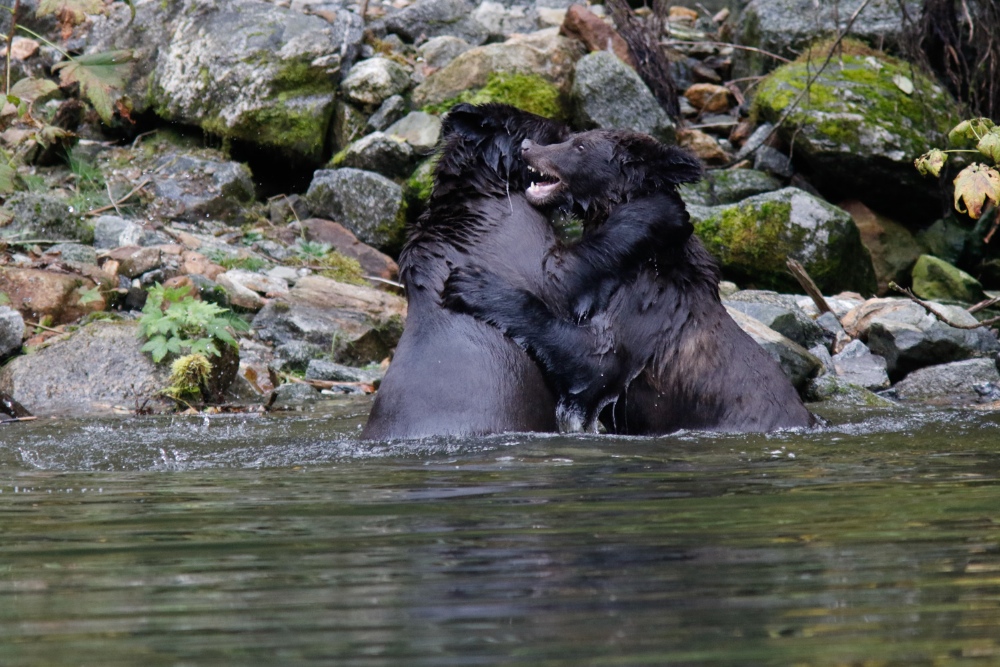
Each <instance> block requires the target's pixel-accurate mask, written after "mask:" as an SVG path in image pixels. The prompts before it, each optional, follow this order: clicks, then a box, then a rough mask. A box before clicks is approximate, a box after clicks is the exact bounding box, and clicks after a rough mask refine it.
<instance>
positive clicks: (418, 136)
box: [385, 111, 441, 155]
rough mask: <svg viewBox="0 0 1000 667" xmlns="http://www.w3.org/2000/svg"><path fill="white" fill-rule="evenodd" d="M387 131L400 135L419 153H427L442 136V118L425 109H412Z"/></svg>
mask: <svg viewBox="0 0 1000 667" xmlns="http://www.w3.org/2000/svg"><path fill="white" fill-rule="evenodd" d="M385 133H386V134H388V135H390V136H395V137H399V138H400V139H402V140H404V141H405V142H406V143H408V144H410V146H412V147H413V150H414V151H415V152H416V153H417V154H419V155H427V154H429V153H430V152H431V151H433V150H434V147H435V146H437V143H438V139H440V138H441V118H440V117H438V116H434V115H432V114H429V113H424V112H423V111H411V112H410V113H408V114H407V115H406V116H404V117H403V118H401V119H400V120H398V121H396V122H395V123H393V124H392V125H390V126H389V127H387V128H386V130H385Z"/></svg>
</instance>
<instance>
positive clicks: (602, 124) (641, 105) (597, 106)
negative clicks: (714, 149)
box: [571, 51, 676, 143]
mask: <svg viewBox="0 0 1000 667" xmlns="http://www.w3.org/2000/svg"><path fill="white" fill-rule="evenodd" d="M571 96H572V100H573V105H574V116H575V122H576V124H577V125H579V126H580V127H585V128H624V129H629V130H635V131H636V132H643V133H645V134H650V135H652V136H654V137H656V138H657V139H660V140H661V141H665V142H668V143H673V142H674V138H675V135H676V128H675V127H674V124H673V122H672V121H671V120H670V117H669V116H668V115H667V112H666V111H664V110H663V109H662V108H661V107H660V105H659V103H658V102H657V101H656V98H655V97H654V96H653V93H652V92H650V90H649V88H647V87H646V84H645V83H643V81H642V79H640V78H639V75H638V74H636V72H635V70H633V69H632V68H631V67H629V66H628V65H626V64H625V63H623V62H622V61H621V60H619V59H618V57H617V56H615V55H614V54H613V53H611V52H609V51H596V52H594V53H591V54H589V55H586V56H584V57H583V58H581V59H580V60H579V62H578V63H577V65H576V75H575V78H574V81H573V89H572V93H571Z"/></svg>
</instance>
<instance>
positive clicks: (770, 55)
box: [660, 39, 792, 63]
mask: <svg viewBox="0 0 1000 667" xmlns="http://www.w3.org/2000/svg"><path fill="white" fill-rule="evenodd" d="M660 44H662V45H663V46H670V45H671V44H691V45H699V44H711V45H712V46H731V47H732V48H734V49H739V50H740V51H753V52H754V53H759V54H761V55H762V56H767V57H768V58H774V59H775V60H780V61H781V62H783V63H790V62H792V61H791V60H789V59H788V58H785V57H783V56H779V55H778V54H777V53H771V52H770V51H765V50H764V49H758V48H756V47H753V46H742V45H740V44H732V43H730V42H702V41H695V40H691V39H665V40H663V41H662V42H660Z"/></svg>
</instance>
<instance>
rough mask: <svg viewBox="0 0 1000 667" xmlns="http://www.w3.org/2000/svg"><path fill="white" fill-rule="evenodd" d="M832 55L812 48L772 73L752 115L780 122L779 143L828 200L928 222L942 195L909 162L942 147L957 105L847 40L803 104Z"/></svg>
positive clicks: (927, 82)
mask: <svg viewBox="0 0 1000 667" xmlns="http://www.w3.org/2000/svg"><path fill="white" fill-rule="evenodd" d="M826 53H827V50H826V48H823V47H815V48H813V49H812V50H811V51H810V52H809V53H807V54H805V55H804V56H803V57H802V58H800V59H799V60H796V61H795V62H792V63H790V64H788V65H784V66H782V67H780V68H778V69H776V70H775V71H774V72H772V73H771V74H770V75H769V76H768V77H767V78H766V79H765V80H764V82H763V83H762V84H761V86H760V88H759V90H758V92H757V96H756V98H755V99H754V112H755V113H756V115H757V117H758V118H760V119H761V120H766V121H769V122H777V121H778V120H779V119H783V122H782V123H781V125H780V128H779V134H780V136H781V138H782V139H783V140H785V141H786V142H788V143H789V144H792V145H793V155H794V158H795V161H796V164H797V165H798V166H800V167H801V168H803V170H804V171H806V172H807V173H809V174H810V175H811V176H812V177H813V181H814V182H815V183H816V185H817V186H818V187H820V188H821V190H822V191H823V193H824V195H826V196H827V197H828V198H830V199H833V200H836V199H848V198H853V199H860V200H862V201H864V202H865V203H866V204H868V205H870V206H872V207H874V208H880V209H884V210H893V211H903V212H904V213H906V214H908V215H909V216H910V217H911V219H914V220H915V221H918V222H920V221H924V220H926V218H927V215H928V213H929V212H931V211H935V210H938V209H937V208H936V207H935V206H934V203H935V202H936V200H935V196H936V192H935V188H934V187H932V186H930V185H929V184H928V183H927V182H926V181H924V180H923V178H922V177H921V176H920V175H919V174H918V173H917V171H916V169H914V167H913V160H914V158H916V157H917V156H919V155H920V154H922V153H924V152H925V151H926V150H928V148H929V147H931V146H940V145H943V144H944V141H945V136H946V134H947V132H948V130H949V129H950V128H951V127H952V126H954V124H955V123H956V121H957V119H958V117H959V113H958V107H957V104H956V103H955V101H954V99H953V98H952V97H951V95H950V94H949V93H948V92H947V91H946V90H945V89H944V88H943V87H942V86H940V85H938V84H937V83H936V82H935V81H933V80H932V79H931V78H929V77H927V76H925V75H924V74H923V73H921V72H920V71H918V70H916V69H915V68H914V67H913V66H912V65H909V64H907V63H904V62H902V61H899V60H895V59H893V58H889V57H886V56H884V55H881V54H878V53H876V52H874V51H872V50H871V49H869V48H867V47H865V46H864V45H859V44H857V43H853V42H849V41H847V42H845V47H844V51H843V53H841V54H839V55H835V56H834V58H833V60H832V61H831V62H830V63H829V64H828V65H827V66H826V68H825V69H824V70H823V71H822V73H821V74H819V76H817V77H816V80H815V81H814V82H813V83H812V85H811V86H810V87H809V91H808V93H806V94H804V95H802V97H801V98H800V97H799V96H800V94H801V93H802V91H803V90H805V88H806V85H807V82H808V81H809V79H810V78H812V77H814V76H816V74H817V72H818V71H819V69H820V67H821V66H822V65H823V62H824V60H825V59H826ZM911 88H912V90H910V89H911ZM907 91H909V92H907ZM786 114H787V115H786ZM926 221H927V222H930V220H926Z"/></svg>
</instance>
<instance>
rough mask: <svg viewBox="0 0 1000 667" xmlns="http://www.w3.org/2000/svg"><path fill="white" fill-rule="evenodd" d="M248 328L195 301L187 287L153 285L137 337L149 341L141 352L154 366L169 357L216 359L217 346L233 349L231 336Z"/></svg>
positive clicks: (224, 312) (223, 312)
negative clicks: (189, 356) (213, 357)
mask: <svg viewBox="0 0 1000 667" xmlns="http://www.w3.org/2000/svg"><path fill="white" fill-rule="evenodd" d="M248 328H249V327H248V326H247V324H246V323H245V322H243V321H242V320H240V319H239V318H237V317H235V316H234V315H232V313H231V312H230V311H228V310H226V309H225V308H221V307H219V306H217V305H215V304H214V303H208V302H206V301H200V300H198V299H195V298H194V297H192V296H191V295H190V294H189V293H188V289H187V288H186V287H174V288H171V287H164V286H162V285H155V286H154V287H152V288H151V289H150V290H149V295H148V296H147V298H146V305H145V306H143V308H142V316H141V317H140V318H139V335H140V336H141V337H143V338H146V339H148V340H147V342H146V344H145V345H143V346H142V351H143V352H149V353H150V354H151V355H152V356H153V361H155V362H157V363H159V362H160V361H163V359H164V358H165V357H166V356H167V355H168V354H173V355H176V356H181V355H182V354H184V353H188V354H202V355H205V356H206V357H207V356H208V355H214V356H219V355H220V354H221V352H220V351H219V347H218V345H219V344H220V343H222V344H227V345H233V346H236V345H237V343H236V338H235V337H234V335H233V334H234V333H235V332H236V331H245V330H246V329H248Z"/></svg>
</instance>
